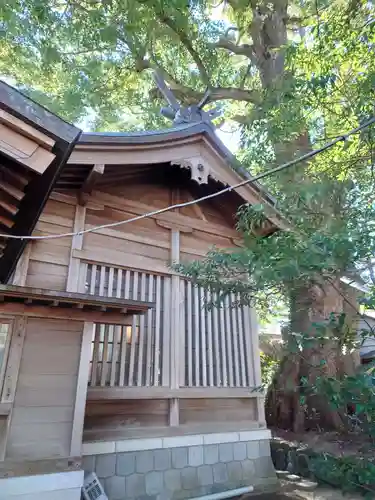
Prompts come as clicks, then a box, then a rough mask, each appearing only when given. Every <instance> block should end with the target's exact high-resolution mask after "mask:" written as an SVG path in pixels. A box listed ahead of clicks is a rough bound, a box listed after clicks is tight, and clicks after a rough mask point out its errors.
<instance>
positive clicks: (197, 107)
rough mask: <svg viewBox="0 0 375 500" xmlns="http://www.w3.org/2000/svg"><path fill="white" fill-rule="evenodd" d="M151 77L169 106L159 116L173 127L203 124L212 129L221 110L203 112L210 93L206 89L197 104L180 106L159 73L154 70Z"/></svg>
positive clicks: (162, 109)
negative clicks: (185, 124)
mask: <svg viewBox="0 0 375 500" xmlns="http://www.w3.org/2000/svg"><path fill="white" fill-rule="evenodd" d="M153 75H154V80H155V82H156V85H157V86H158V88H159V90H160V92H161V93H162V94H163V97H164V99H165V100H166V101H167V103H168V104H169V106H168V107H163V108H161V114H162V115H163V116H165V117H166V118H169V119H170V120H172V121H173V124H174V125H181V124H183V123H201V122H205V123H208V124H209V125H211V126H213V127H214V125H213V123H212V120H214V119H215V118H217V117H218V116H220V115H221V110H220V109H219V108H218V107H215V108H213V109H210V110H209V111H204V110H203V107H204V106H205V105H206V104H207V102H208V100H209V97H210V91H209V90H208V89H207V90H206V92H205V93H204V96H203V97H202V99H201V100H200V101H199V102H198V103H197V104H191V105H190V106H181V104H180V103H179V102H178V101H177V99H176V98H175V96H174V94H173V92H172V90H171V89H170V88H169V87H168V86H167V84H166V82H165V80H164V78H163V76H162V74H161V73H160V71H158V70H155V71H154V74H153Z"/></svg>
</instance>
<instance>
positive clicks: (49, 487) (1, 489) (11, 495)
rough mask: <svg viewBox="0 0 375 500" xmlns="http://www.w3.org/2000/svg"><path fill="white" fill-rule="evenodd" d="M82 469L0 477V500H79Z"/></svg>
mask: <svg viewBox="0 0 375 500" xmlns="http://www.w3.org/2000/svg"><path fill="white" fill-rule="evenodd" d="M82 484H83V471H72V472H58V473H56V474H40V475H35V476H22V477H9V478H2V479H0V500H80V498H81V488H82Z"/></svg>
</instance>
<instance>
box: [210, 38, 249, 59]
mask: <svg viewBox="0 0 375 500" xmlns="http://www.w3.org/2000/svg"><path fill="white" fill-rule="evenodd" d="M213 46H214V47H215V48H217V49H226V50H229V52H232V53H233V54H236V55H239V56H246V57H248V58H249V59H250V60H251V62H253V63H254V64H255V52H254V48H253V46H252V45H248V44H247V43H244V44H241V45H237V44H236V43H233V42H231V41H230V40H228V38H225V37H221V38H220V39H219V41H218V42H216V43H215V44H213Z"/></svg>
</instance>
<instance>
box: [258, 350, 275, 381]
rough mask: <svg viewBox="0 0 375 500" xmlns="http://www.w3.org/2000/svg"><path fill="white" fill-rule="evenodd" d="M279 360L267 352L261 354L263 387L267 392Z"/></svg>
mask: <svg viewBox="0 0 375 500" xmlns="http://www.w3.org/2000/svg"><path fill="white" fill-rule="evenodd" d="M278 364H279V363H278V360H277V359H275V358H274V357H273V356H271V355H270V354H266V353H265V352H263V351H261V352H260V366H261V370H262V387H263V388H264V389H265V390H267V388H268V386H269V385H270V384H271V382H272V379H273V377H274V376H275V373H276V370H277V367H278Z"/></svg>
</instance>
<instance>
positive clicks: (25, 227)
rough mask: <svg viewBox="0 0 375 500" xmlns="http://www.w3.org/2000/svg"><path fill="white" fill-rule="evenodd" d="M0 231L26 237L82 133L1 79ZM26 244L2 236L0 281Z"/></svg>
mask: <svg viewBox="0 0 375 500" xmlns="http://www.w3.org/2000/svg"><path fill="white" fill-rule="evenodd" d="M0 128H1V130H0V132H1V133H0V234H3V235H9V236H11V235H17V236H29V235H31V233H32V231H33V229H34V227H35V225H36V223H37V221H38V218H39V215H40V214H41V212H42V210H43V208H44V205H45V204H46V202H47V200H48V197H49V195H50V192H51V190H52V188H53V186H54V184H55V182H56V180H57V178H58V177H59V175H60V172H61V171H62V168H63V167H64V165H65V163H66V161H67V159H68V158H69V156H70V154H71V151H72V149H73V146H74V144H75V143H76V141H77V140H78V137H79V135H80V133H81V131H80V130H79V129H77V128H76V127H74V126H73V125H70V124H69V123H66V122H65V121H64V120H62V119H61V118H59V117H57V116H56V115H54V114H53V113H51V112H50V111H48V110H47V109H45V108H43V107H42V106H40V105H39V104H37V103H35V102H34V101H32V100H31V99H29V98H28V97H26V96H25V95H23V94H22V93H20V92H18V91H17V90H16V89H14V88H13V87H10V86H9V85H7V84H6V83H4V82H2V81H0ZM26 243H27V240H25V239H23V240H22V239H11V238H8V237H0V283H7V282H8V281H9V279H10V277H11V275H12V273H13V271H14V269H15V266H16V264H17V261H18V259H19V258H20V256H21V255H22V252H23V249H24V247H25V245H26Z"/></svg>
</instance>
